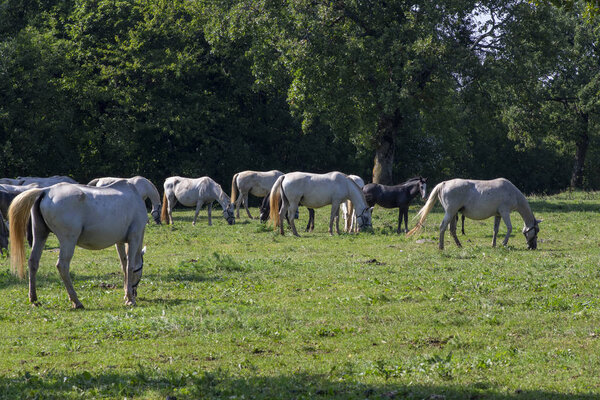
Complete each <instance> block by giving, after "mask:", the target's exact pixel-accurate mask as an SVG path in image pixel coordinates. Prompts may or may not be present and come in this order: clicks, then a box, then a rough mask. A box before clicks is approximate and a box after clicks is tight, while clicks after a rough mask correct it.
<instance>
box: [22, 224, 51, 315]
mask: <svg viewBox="0 0 600 400" xmlns="http://www.w3.org/2000/svg"><path fill="white" fill-rule="evenodd" d="M32 232H33V246H32V248H31V254H30V255H29V261H28V262H27V264H28V267H29V302H30V303H32V304H34V305H37V291H36V279H35V277H36V273H37V270H38V268H39V267H40V258H41V257H42V250H44V245H45V244H46V239H48V234H49V233H50V231H49V230H48V228H47V227H46V224H45V223H44V224H40V223H37V224H36V223H35V222H33V227H32Z"/></svg>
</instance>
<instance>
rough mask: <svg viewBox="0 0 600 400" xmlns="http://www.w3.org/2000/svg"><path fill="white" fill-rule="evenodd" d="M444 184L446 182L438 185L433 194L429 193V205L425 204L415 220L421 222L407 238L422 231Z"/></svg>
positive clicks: (409, 232)
mask: <svg viewBox="0 0 600 400" xmlns="http://www.w3.org/2000/svg"><path fill="white" fill-rule="evenodd" d="M443 183H444V182H441V183H438V184H437V185H436V187H434V188H433V190H432V191H431V193H429V199H427V203H425V205H424V206H423V208H421V209H420V210H419V212H418V213H417V215H416V217H415V218H419V222H417V225H416V226H415V227H414V228H412V229H411V230H410V231H408V233H407V234H406V236H412V235H414V234H415V233H417V232H419V231H420V230H421V228H422V227H423V223H424V222H425V220H426V219H427V214H429V212H430V211H431V209H432V208H433V206H434V205H435V202H436V201H437V200H438V196H439V192H440V190H441V189H442V186H443Z"/></svg>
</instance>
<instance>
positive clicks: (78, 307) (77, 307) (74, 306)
mask: <svg viewBox="0 0 600 400" xmlns="http://www.w3.org/2000/svg"><path fill="white" fill-rule="evenodd" d="M73 308H74V309H76V310H83V309H84V308H85V307H84V306H83V304H81V303H73Z"/></svg>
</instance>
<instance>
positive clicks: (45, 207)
mask: <svg viewBox="0 0 600 400" xmlns="http://www.w3.org/2000/svg"><path fill="white" fill-rule="evenodd" d="M30 217H31V220H32V225H33V247H32V249H31V255H30V256H29V262H28V266H29V301H30V302H32V303H33V304H36V302H37V293H36V273H37V270H38V267H39V263H40V257H41V255H42V250H43V249H44V244H45V243H46V239H47V238H48V235H49V234H50V232H52V233H54V234H55V235H56V237H57V238H58V241H59V244H60V252H59V255H58V263H57V264H56V267H57V268H58V272H59V273H60V277H61V279H62V281H63V283H64V284H65V287H66V289H67V292H68V294H69V299H70V300H71V303H72V304H73V307H74V308H83V305H82V304H81V302H80V301H79V299H78V298H77V294H76V293H75V289H74V287H73V283H72V282H71V276H70V275H69V266H70V264H71V259H72V258H73V252H74V251H75V246H79V247H83V248H84V249H89V250H100V249H104V248H106V247H108V246H111V245H113V244H115V245H116V248H117V252H118V254H119V259H120V261H121V268H122V269H123V274H124V290H125V304H127V305H134V304H135V298H136V296H137V286H138V284H139V282H140V279H141V277H142V267H143V264H144V261H143V257H142V256H143V253H144V250H143V249H142V242H143V240H144V229H145V228H146V220H147V219H148V215H147V214H146V206H145V204H144V202H143V201H142V198H141V197H140V195H139V193H138V192H137V191H136V190H135V187H134V186H133V185H131V184H129V183H127V182H116V183H115V184H113V185H110V186H107V187H102V188H96V187H90V186H85V185H74V184H69V183H62V184H60V185H55V186H51V187H48V188H43V189H42V188H38V189H31V190H28V191H26V192H23V193H21V194H20V195H18V196H17V197H16V198H15V199H14V201H13V202H12V204H11V205H10V208H9V211H8V219H9V221H10V236H11V241H10V259H11V260H10V261H11V268H12V271H13V273H14V274H16V275H18V276H19V277H20V278H24V276H25V271H24V267H23V266H24V263H25V245H24V243H23V242H24V241H23V236H24V234H25V229H26V225H27V221H28V220H29V218H30ZM126 245H127V246H126Z"/></svg>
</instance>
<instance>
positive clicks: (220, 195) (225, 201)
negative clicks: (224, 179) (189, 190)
mask: <svg viewBox="0 0 600 400" xmlns="http://www.w3.org/2000/svg"><path fill="white" fill-rule="evenodd" d="M214 191H215V194H216V197H217V201H218V202H219V204H220V205H221V208H222V209H223V210H224V209H226V208H227V206H228V205H229V203H230V202H231V201H230V200H229V196H227V193H225V192H224V191H223V189H222V188H221V186H219V185H217V184H215V185H214Z"/></svg>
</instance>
